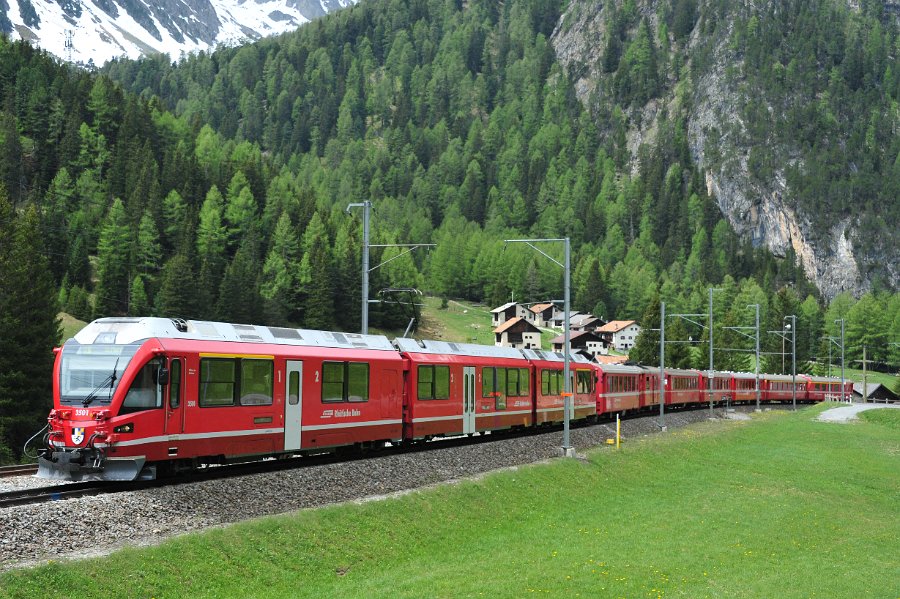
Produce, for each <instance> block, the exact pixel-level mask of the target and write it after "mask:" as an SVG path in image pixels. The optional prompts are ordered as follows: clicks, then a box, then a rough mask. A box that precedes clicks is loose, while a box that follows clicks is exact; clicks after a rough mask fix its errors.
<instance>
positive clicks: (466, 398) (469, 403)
mask: <svg viewBox="0 0 900 599" xmlns="http://www.w3.org/2000/svg"><path fill="white" fill-rule="evenodd" d="M474 432H475V367H474V366H464V367H463V434H464V435H471V434H472V433H474Z"/></svg>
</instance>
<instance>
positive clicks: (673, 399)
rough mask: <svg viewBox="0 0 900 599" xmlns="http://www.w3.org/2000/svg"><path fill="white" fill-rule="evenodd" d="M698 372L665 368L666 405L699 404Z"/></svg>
mask: <svg viewBox="0 0 900 599" xmlns="http://www.w3.org/2000/svg"><path fill="white" fill-rule="evenodd" d="M700 376H701V375H700V372H699V371H696V370H677V369H673V368H666V405H670V404H671V405H687V404H692V403H699V402H700V401H701V399H700V395H701V390H700Z"/></svg>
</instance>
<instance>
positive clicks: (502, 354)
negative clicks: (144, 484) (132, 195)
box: [39, 318, 850, 480]
mask: <svg viewBox="0 0 900 599" xmlns="http://www.w3.org/2000/svg"><path fill="white" fill-rule="evenodd" d="M789 378H790V377H788V379H789ZM713 379H714V383H713V384H714V386H715V391H714V401H715V402H717V403H719V402H723V401H726V400H730V401H735V400H744V401H748V400H749V399H751V398H754V399H755V395H756V394H755V388H756V380H755V377H753V375H749V377H748V375H744V374H736V373H714V377H713ZM760 381H761V390H764V392H763V398H764V400H768V401H783V400H784V399H785V398H784V394H783V390H782V389H781V388H780V387H778V388H774V387H772V385H773V384H776V383H778V384H781V383H783V381H784V377H775V376H772V375H760ZM708 385H709V379H708V377H707V375H706V374H705V373H701V372H699V371H685V370H667V371H666V381H665V396H666V405H667V406H684V405H689V404H694V403H698V402H706V401H709V393H708V388H709V387H708ZM849 387H850V385H849V383H848V388H849ZM564 388H565V385H564V377H563V356H562V355H561V354H557V353H553V352H546V351H536V350H514V349H509V348H500V347H490V346H482V345H473V344H456V343H447V342H441V341H416V340H413V339H396V340H394V341H393V342H391V341H389V340H388V339H387V338H386V337H384V336H381V335H358V334H350V333H336V332H327V331H311V330H304V329H289V328H279V327H265V326H252V325H240V324H226V323H217V322H204V321H183V320H179V319H166V318H103V319H100V320H96V321H94V322H92V323H91V324H89V325H88V326H87V327H85V328H84V329H83V330H82V331H81V332H79V333H78V334H77V335H76V336H75V338H74V339H70V340H69V341H68V342H66V344H65V345H64V346H63V347H62V348H61V349H59V350H57V357H56V363H55V366H54V409H53V410H52V411H51V412H50V415H49V419H48V420H49V433H48V436H47V439H46V445H47V447H46V448H45V449H44V450H43V452H42V455H41V458H40V460H39V465H40V469H39V476H43V477H49V478H66V479H81V478H86V477H90V478H102V479H107V480H133V479H135V478H154V477H156V476H158V475H162V474H166V473H170V472H177V471H179V470H184V469H191V468H195V467H197V466H198V465H203V464H210V463H224V462H228V461H238V460H247V459H255V458H261V457H267V456H279V455H290V454H304V453H318V452H325V451H332V450H334V449H336V448H342V447H351V446H353V447H366V446H381V445H385V444H388V443H391V444H397V443H407V442H416V441H422V440H429V439H432V438H435V437H441V436H454V435H471V434H475V433H484V432H487V431H502V430H510V429H517V428H527V427H534V426H541V425H550V424H554V423H559V422H561V421H562V420H563V416H564V414H563V404H564ZM570 389H572V403H571V406H572V408H571V409H572V411H571V412H570V417H571V419H572V420H575V421H577V420H585V419H595V418H596V417H597V416H598V415H603V414H610V413H613V412H621V413H624V412H629V411H637V410H641V409H653V407H654V406H658V405H659V369H654V368H643V367H639V366H607V365H599V364H596V363H594V362H590V361H588V360H586V359H585V358H583V357H581V356H579V355H575V356H573V357H572V358H571V386H570ZM839 393H840V383H839V381H838V382H836V380H835V379H823V378H810V377H802V378H801V377H798V379H797V399H798V401H823V400H824V399H831V398H833V397H834V396H836V395H839ZM845 393H846V390H845ZM788 399H790V390H788Z"/></svg>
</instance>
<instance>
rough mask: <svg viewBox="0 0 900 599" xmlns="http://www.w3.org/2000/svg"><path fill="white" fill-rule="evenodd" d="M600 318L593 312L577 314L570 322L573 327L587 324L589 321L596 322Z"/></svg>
mask: <svg viewBox="0 0 900 599" xmlns="http://www.w3.org/2000/svg"><path fill="white" fill-rule="evenodd" d="M598 320H600V319H599V318H597V317H596V316H594V315H593V314H579V315H578V318H575V319H572V322H571V323H570V324H571V325H572V326H573V327H585V326H589V325H590V324H591V323H594V322H597V321H598Z"/></svg>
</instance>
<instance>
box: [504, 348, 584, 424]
mask: <svg viewBox="0 0 900 599" xmlns="http://www.w3.org/2000/svg"><path fill="white" fill-rule="evenodd" d="M521 352H522V354H524V355H525V357H526V358H528V360H529V361H530V362H531V364H532V366H533V367H534V398H535V424H545V423H550V422H562V421H563V417H564V415H565V413H564V410H563V406H564V405H565V397H564V396H563V393H564V391H565V386H564V381H565V379H564V375H563V370H564V366H565V363H564V362H565V359H564V357H563V355H562V354H561V353H556V352H549V351H543V350H539V349H523V350H521ZM569 369H570V371H571V375H572V383H573V385H572V387H571V388H572V391H573V397H572V402H571V404H570V405H571V406H572V412H571V416H570V417H571V419H573V420H574V419H578V418H588V417H589V416H594V415H596V414H597V395H596V394H597V366H596V364H594V363H593V362H590V361H588V360H587V358H585V357H583V356H581V355H580V354H573V355H572V356H571V358H570V360H569Z"/></svg>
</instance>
